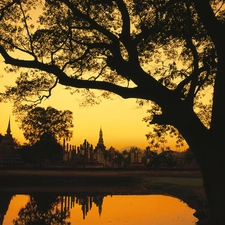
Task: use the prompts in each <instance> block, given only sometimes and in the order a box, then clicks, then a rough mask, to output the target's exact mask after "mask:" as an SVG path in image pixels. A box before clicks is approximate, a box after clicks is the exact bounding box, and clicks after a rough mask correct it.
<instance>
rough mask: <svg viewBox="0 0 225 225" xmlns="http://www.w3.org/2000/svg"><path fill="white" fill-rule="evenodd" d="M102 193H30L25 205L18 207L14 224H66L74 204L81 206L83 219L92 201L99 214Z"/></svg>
mask: <svg viewBox="0 0 225 225" xmlns="http://www.w3.org/2000/svg"><path fill="white" fill-rule="evenodd" d="M103 198H104V195H97V194H96V195H91V196H90V195H85V194H80V195H77V196H72V195H70V196H68V195H67V196H66V195H61V196H59V197H58V196H56V195H49V193H48V194H32V195H31V196H30V201H29V202H28V203H27V204H26V206H25V207H24V208H22V209H20V211H19V213H18V218H16V219H15V220H14V221H13V224H14V225H24V224H26V225H39V224H43V225H57V224H60V225H68V224H70V223H69V222H66V219H67V218H69V217H70V213H69V211H70V209H71V208H73V207H74V206H75V204H77V205H80V206H81V210H82V212H83V219H85V217H86V216H87V213H88V212H89V211H90V210H91V209H92V205H93V203H94V204H95V205H96V206H97V207H98V213H99V215H101V212H102V204H103Z"/></svg>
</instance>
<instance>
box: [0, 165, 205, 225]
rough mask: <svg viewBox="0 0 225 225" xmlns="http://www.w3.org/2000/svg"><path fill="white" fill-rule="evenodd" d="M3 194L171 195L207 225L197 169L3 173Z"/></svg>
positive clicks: (1, 172)
mask: <svg viewBox="0 0 225 225" xmlns="http://www.w3.org/2000/svg"><path fill="white" fill-rule="evenodd" d="M0 179H1V180H2V181H4V182H1V183H0V192H1V193H12V194H13V193H14V194H29V193H35V192H36V193H37V192H38V193H40V192H41V193H56V194H59V195H60V193H66V194H79V193H83V194H87V195H88V194H93V193H99V194H104V195H135V194H136V195H149V194H161V195H168V196H172V197H175V198H179V199H180V200H182V201H184V202H185V203H187V204H188V205H189V206H190V207H191V208H193V209H195V210H196V213H195V216H196V217H197V218H198V219H199V220H200V222H199V223H198V225H200V224H201V225H202V224H206V223H204V221H205V220H206V219H207V213H208V212H207V203H206V198H205V193H204V188H203V184H202V178H201V173H200V171H197V170H191V171H190V170H182V171H178V170H167V171H166V170H160V171H153V170H149V171H147V170H99V169H98V170H93V169H92V170H90V169H88V170H44V169H42V170H21V169H20V170H0Z"/></svg>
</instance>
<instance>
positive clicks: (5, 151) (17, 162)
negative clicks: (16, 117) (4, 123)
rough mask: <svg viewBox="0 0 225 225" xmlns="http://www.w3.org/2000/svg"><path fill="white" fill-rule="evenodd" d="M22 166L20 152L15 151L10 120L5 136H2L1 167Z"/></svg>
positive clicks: (0, 143)
mask: <svg viewBox="0 0 225 225" xmlns="http://www.w3.org/2000/svg"><path fill="white" fill-rule="evenodd" d="M22 165H23V161H22V158H21V156H20V154H19V152H17V151H16V150H15V149H14V142H13V137H12V134H11V128H10V120H9V122H8V127H7V130H6V134H5V136H2V135H0V167H18V166H22Z"/></svg>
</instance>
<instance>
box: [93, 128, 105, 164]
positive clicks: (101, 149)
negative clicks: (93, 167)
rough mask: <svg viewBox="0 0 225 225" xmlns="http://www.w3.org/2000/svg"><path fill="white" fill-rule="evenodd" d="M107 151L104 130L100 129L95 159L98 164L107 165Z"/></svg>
mask: <svg viewBox="0 0 225 225" xmlns="http://www.w3.org/2000/svg"><path fill="white" fill-rule="evenodd" d="M105 149H106V148H105V145H104V141H103V132H102V128H100V131H99V139H98V143H97V145H96V147H95V150H94V159H95V160H96V161H97V162H99V163H102V164H103V165H105V153H106V150H105Z"/></svg>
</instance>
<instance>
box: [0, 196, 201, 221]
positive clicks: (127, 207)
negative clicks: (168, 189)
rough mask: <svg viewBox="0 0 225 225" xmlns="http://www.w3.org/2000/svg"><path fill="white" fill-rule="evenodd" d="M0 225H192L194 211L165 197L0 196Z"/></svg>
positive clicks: (177, 200) (182, 203)
mask: <svg viewBox="0 0 225 225" xmlns="http://www.w3.org/2000/svg"><path fill="white" fill-rule="evenodd" d="M0 201H1V206H0V216H1V218H0V219H1V224H2V225H13V224H18V225H20V224H21V225H22V224H23V225H24V224H26V225H32V224H43V225H48V224H49V225H50V224H51V225H53V224H54V225H56V224H60V225H62V224H64V225H69V224H71V225H75V224H76V225H77V224H79V225H84V224H86V225H87V224H91V225H97V224H98V225H101V224H102V225H103V224H104V225H105V224H111V225H112V224H113V225H124V224H127V225H138V224H139V225H147V224H148V225H149V224H151V225H156V224H157V225H178V224H182V225H195V224H196V222H197V221H198V220H197V218H196V217H194V216H193V213H194V212H195V210H194V209H192V208H190V207H189V206H188V205H187V204H186V203H184V202H182V201H181V200H179V199H178V198H174V197H170V196H166V195H147V194H144V195H108V194H106V195H104V194H93V193H92V194H90V195H88V194H82V193H79V194H69V193H66V194H65V195H64V194H56V193H49V192H48V193H38V192H34V193H33V194H31V193H29V195H24V194H14V195H12V194H7V193H5V194H2V195H0Z"/></svg>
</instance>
